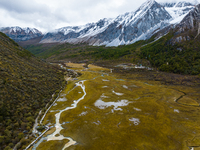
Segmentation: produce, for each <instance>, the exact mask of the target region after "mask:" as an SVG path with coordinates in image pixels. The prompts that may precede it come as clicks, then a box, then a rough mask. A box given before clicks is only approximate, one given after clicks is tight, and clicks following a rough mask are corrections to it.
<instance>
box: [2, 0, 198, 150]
mask: <svg viewBox="0 0 200 150" xmlns="http://www.w3.org/2000/svg"><path fill="white" fill-rule="evenodd" d="M0 31H1V32H0V150H1V149H2V150H10V149H14V150H18V149H19V150H22V149H25V150H94V149H97V150H98V149H99V150H122V149H124V150H169V149H170V150H198V149H200V118H199V115H200V92H199V91H200V48H199V47H200V4H198V2H197V1H191V0H190V1H179V2H167V3H158V2H156V1H155V0H147V1H146V2H145V3H143V4H142V5H141V6H140V7H139V8H138V9H136V10H135V11H133V12H127V13H125V14H122V15H119V16H117V17H116V18H104V19H101V20H99V21H98V22H95V23H88V24H86V25H82V26H67V27H63V28H59V29H55V30H54V31H51V32H47V33H42V32H41V31H39V30H38V29H36V28H29V27H27V28H21V27H1V28H0Z"/></svg>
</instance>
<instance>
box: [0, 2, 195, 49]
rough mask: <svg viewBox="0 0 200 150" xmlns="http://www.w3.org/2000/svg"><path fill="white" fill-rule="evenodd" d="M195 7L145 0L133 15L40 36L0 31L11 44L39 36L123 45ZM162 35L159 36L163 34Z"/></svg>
mask: <svg viewBox="0 0 200 150" xmlns="http://www.w3.org/2000/svg"><path fill="white" fill-rule="evenodd" d="M196 4H197V2H196V1H194V2H192V3H191V2H185V1H183V2H182V1H181V2H177V3H160V4H159V3H157V2H156V1H155V0H148V1H146V2H145V3H144V4H142V5H141V6H140V7H139V8H138V9H137V10H136V11H134V12H129V13H125V14H123V15H119V16H118V17H116V18H113V19H106V18H105V19H101V20H99V21H98V22H97V23H88V24H86V25H83V26H68V27H63V28H60V29H56V30H55V31H53V32H48V33H46V34H44V35H42V33H41V32H40V31H38V30H37V29H31V28H25V29H22V28H20V27H11V28H9V27H7V28H1V29H0V31H1V32H4V33H5V34H7V35H8V36H9V37H10V38H12V39H13V40H15V41H26V40H30V39H33V38H37V37H41V36H42V39H41V40H40V43H57V42H59V43H65V42H66V43H71V44H78V43H88V44H89V45H95V46H101V45H106V46H118V45H127V44H132V43H134V42H136V41H139V40H146V39H149V38H150V37H152V35H154V34H155V33H158V32H160V31H162V30H163V29H165V28H166V27H168V28H171V27H174V26H172V25H177V24H179V23H180V22H181V21H182V20H183V18H184V17H185V16H186V15H187V14H188V13H189V12H190V11H191V10H193V9H194V6H195V5H196ZM165 32H166V31H165ZM165 32H164V33H163V34H160V35H164V34H166V33H165Z"/></svg>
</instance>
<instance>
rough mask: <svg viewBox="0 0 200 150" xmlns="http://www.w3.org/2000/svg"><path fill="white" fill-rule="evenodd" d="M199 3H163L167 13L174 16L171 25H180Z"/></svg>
mask: <svg viewBox="0 0 200 150" xmlns="http://www.w3.org/2000/svg"><path fill="white" fill-rule="evenodd" d="M196 3H197V2H196V1H194V2H193V3H191V2H185V1H183V2H177V3H161V5H163V6H164V7H165V9H166V11H167V12H168V13H169V14H170V15H171V16H172V18H173V19H172V20H171V21H170V24H178V23H180V22H181V20H182V19H183V18H184V17H185V16H186V15H187V14H188V13H189V12H190V11H191V10H192V9H194V5H195V4H196Z"/></svg>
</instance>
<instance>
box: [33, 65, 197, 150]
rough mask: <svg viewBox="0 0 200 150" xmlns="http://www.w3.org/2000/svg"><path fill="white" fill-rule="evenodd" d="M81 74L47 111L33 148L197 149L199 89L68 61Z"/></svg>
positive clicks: (61, 149)
mask: <svg viewBox="0 0 200 150" xmlns="http://www.w3.org/2000/svg"><path fill="white" fill-rule="evenodd" d="M66 66H68V67H69V68H68V69H71V70H75V71H76V72H80V73H81V74H82V75H81V76H79V77H78V78H76V79H72V78H67V80H68V84H67V85H66V87H65V89H64V90H63V91H62V92H61V93H60V95H59V97H58V98H57V100H56V102H55V104H54V105H53V106H52V107H51V109H50V110H49V111H48V113H47V114H46V116H45V117H44V120H43V122H42V124H43V125H48V126H49V127H50V130H49V131H48V132H47V133H46V134H44V136H43V137H42V138H40V139H39V140H38V141H37V142H36V143H35V144H34V145H33V146H32V147H31V148H30V149H33V150H55V149H56V150H59V149H60V150H94V149H100V150H122V149H125V150H130V149H131V150H151V149H152V150H156V149H157V150H161V149H162V150H169V149H170V150H182V149H183V150H188V149H194V150H197V149H199V148H200V118H199V116H200V111H199V103H200V99H199V97H200V92H199V91H200V88H199V87H192V86H182V85H165V84H161V82H158V81H149V80H146V81H145V80H137V79H134V78H129V77H125V76H122V75H120V74H117V73H112V71H111V70H110V69H106V68H102V67H97V66H94V65H89V66H88V68H84V67H83V66H84V65H83V64H72V63H68V64H66Z"/></svg>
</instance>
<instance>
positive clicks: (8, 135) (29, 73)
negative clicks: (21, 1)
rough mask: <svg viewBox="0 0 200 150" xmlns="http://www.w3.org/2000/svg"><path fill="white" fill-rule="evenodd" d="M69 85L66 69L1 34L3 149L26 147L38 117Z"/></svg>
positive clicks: (0, 128)
mask: <svg viewBox="0 0 200 150" xmlns="http://www.w3.org/2000/svg"><path fill="white" fill-rule="evenodd" d="M64 84H65V81H64V78H63V72H62V71H61V70H60V69H58V68H57V67H54V66H52V65H49V64H47V63H45V62H43V61H41V60H39V59H37V58H36V57H35V56H33V54H31V53H30V52H29V51H27V50H25V49H23V48H21V47H20V46H18V44H17V43H15V42H14V41H13V40H11V39H9V38H8V37H7V36H6V35H5V34H3V33H0V149H11V148H13V147H14V146H15V144H17V143H18V142H19V141H21V144H18V145H17V148H18V149H24V146H23V145H25V144H28V143H29V142H30V139H31V138H25V137H26V136H27V135H29V134H30V133H31V129H32V127H33V124H34V120H35V118H36V117H37V115H38V112H39V111H40V110H41V109H44V108H45V106H46V104H48V103H49V102H50V99H51V97H52V94H53V93H54V92H55V91H56V90H58V91H59V89H60V88H61V86H62V85H64Z"/></svg>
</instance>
